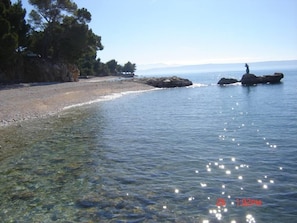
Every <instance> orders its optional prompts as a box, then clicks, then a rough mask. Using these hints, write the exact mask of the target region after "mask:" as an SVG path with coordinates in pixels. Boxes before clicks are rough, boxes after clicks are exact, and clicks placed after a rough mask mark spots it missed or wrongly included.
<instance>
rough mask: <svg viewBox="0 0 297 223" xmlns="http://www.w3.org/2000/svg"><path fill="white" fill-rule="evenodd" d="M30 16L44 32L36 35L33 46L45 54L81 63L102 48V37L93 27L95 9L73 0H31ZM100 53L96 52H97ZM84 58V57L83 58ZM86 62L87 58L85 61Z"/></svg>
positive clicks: (36, 26) (45, 55)
mask: <svg viewBox="0 0 297 223" xmlns="http://www.w3.org/2000/svg"><path fill="white" fill-rule="evenodd" d="M29 2H30V3H31V4H32V5H33V6H34V7H35V10H32V12H31V13H30V19H31V21H32V22H33V23H34V25H35V28H36V29H38V30H40V31H43V32H44V35H43V37H42V38H40V37H41V36H40V35H38V36H34V35H33V38H32V40H31V41H32V48H34V50H36V51H37V53H39V54H41V55H42V56H43V57H50V58H52V59H54V60H62V61H65V62H70V63H77V62H78V61H79V59H81V58H88V57H90V56H91V57H92V56H93V55H96V52H97V50H102V49H103V46H102V44H101V37H100V36H97V35H95V34H94V33H93V31H92V30H91V29H89V27H88V25H87V23H88V22H90V21H91V13H90V12H89V11H88V10H87V9H85V8H82V9H78V8H77V5H76V4H75V3H74V2H72V1H71V0H63V1H62V0H46V1H44V0H30V1H29ZM95 57H96V56H95ZM80 62H81V60H80ZM81 63H82V64H83V63H84V62H81Z"/></svg>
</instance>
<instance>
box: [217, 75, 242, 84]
mask: <svg viewBox="0 0 297 223" xmlns="http://www.w3.org/2000/svg"><path fill="white" fill-rule="evenodd" d="M237 82H239V81H238V80H237V79H234V78H224V77H223V78H221V80H219V82H218V84H219V85H226V84H234V83H237Z"/></svg>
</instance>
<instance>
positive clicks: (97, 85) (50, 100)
mask: <svg viewBox="0 0 297 223" xmlns="http://www.w3.org/2000/svg"><path fill="white" fill-rule="evenodd" d="M150 89H153V87H151V86H148V85H146V84H142V83H138V82H135V81H133V79H124V78H120V77H112V76H108V77H95V78H90V79H81V80H80V81H79V82H66V83H29V84H27V83H26V84H17V85H2V86H0V127H3V126H9V125H14V124H17V123H20V122H21V121H24V120H30V119H34V118H41V117H46V116H49V115H54V114H57V113H58V112H60V111H62V110H64V109H65V108H69V107H72V106H75V105H77V104H81V103H86V102H89V101H95V100H98V99H100V98H102V97H106V96H108V95H112V94H117V93H124V92H127V91H129V92H130V91H140V90H150Z"/></svg>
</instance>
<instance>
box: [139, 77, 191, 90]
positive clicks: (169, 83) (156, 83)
mask: <svg viewBox="0 0 297 223" xmlns="http://www.w3.org/2000/svg"><path fill="white" fill-rule="evenodd" d="M140 81H141V82H143V83H145V84H148V85H151V86H153V87H158V88H174V87H186V86H190V85H192V84H193V83H192V81H190V80H188V79H185V78H180V77H176V76H173V77H152V78H142V79H141V80H140Z"/></svg>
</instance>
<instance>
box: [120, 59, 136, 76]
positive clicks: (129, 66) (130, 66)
mask: <svg viewBox="0 0 297 223" xmlns="http://www.w3.org/2000/svg"><path fill="white" fill-rule="evenodd" d="M135 70H136V64H132V63H131V62H130V61H128V62H127V63H126V64H125V65H124V67H123V72H125V73H128V74H134V72H135Z"/></svg>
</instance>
